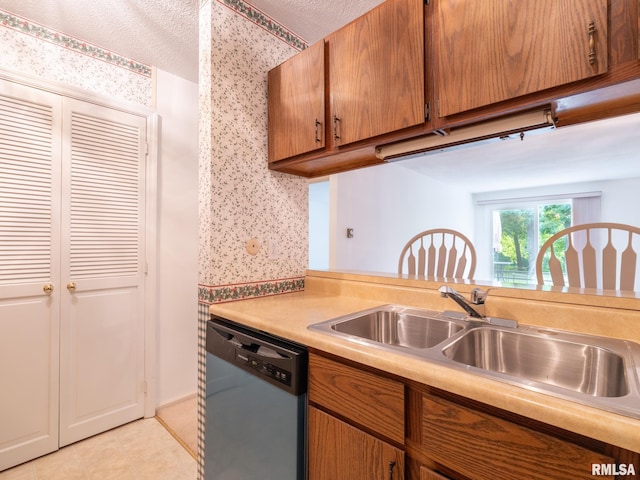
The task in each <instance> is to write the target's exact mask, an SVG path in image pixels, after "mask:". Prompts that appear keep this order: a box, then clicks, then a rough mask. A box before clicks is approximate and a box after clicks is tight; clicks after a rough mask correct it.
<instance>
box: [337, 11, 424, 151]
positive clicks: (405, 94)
mask: <svg viewBox="0 0 640 480" xmlns="http://www.w3.org/2000/svg"><path fill="white" fill-rule="evenodd" d="M327 43H328V45H329V85H330V87H329V91H330V97H331V100H330V104H331V106H330V112H331V117H330V118H329V122H330V123H331V126H330V128H331V129H332V132H331V133H330V134H333V140H334V142H335V145H337V146H342V145H347V144H349V143H353V142H357V141H359V140H363V139H368V138H372V137H375V136H378V135H382V134H385V133H389V132H393V131H396V130H400V129H403V128H407V127H411V126H414V125H418V124H422V123H424V121H425V95H424V75H425V64H424V58H425V55H424V3H423V0H387V1H386V2H384V3H382V4H381V5H379V6H378V7H376V8H374V9H373V10H371V11H369V12H368V13H366V14H364V15H363V16H362V17H360V18H358V19H356V20H354V21H353V22H351V23H350V24H348V25H346V26H345V27H343V28H342V29H340V30H338V31H337V32H335V33H334V34H332V35H331V36H330V37H328V39H327Z"/></svg>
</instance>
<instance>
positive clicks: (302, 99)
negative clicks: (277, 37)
mask: <svg viewBox="0 0 640 480" xmlns="http://www.w3.org/2000/svg"><path fill="white" fill-rule="evenodd" d="M324 78H325V70H324V41H320V42H318V43H316V44H314V45H312V46H311V47H309V48H307V49H306V50H304V51H302V52H300V53H299V54H297V55H295V56H293V57H291V58H290V59H288V60H287V61H285V62H284V63H282V64H281V65H279V66H277V67H276V68H274V69H273V70H270V71H269V73H268V79H267V80H268V122H269V133H268V138H269V147H268V148H269V162H275V161H278V160H282V159H284V158H289V157H293V156H296V155H300V154H303V153H308V152H312V151H314V150H318V149H322V148H324V146H325V126H326V125H325V119H324V117H325V103H324V98H325V94H324V93H325V92H324Z"/></svg>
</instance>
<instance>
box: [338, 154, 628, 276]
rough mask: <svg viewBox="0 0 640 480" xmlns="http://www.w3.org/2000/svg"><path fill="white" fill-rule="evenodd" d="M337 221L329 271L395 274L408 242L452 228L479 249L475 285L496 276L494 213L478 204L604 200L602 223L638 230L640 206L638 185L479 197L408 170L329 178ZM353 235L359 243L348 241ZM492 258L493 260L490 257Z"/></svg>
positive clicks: (587, 185)
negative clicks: (581, 196) (594, 195)
mask: <svg viewBox="0 0 640 480" xmlns="http://www.w3.org/2000/svg"><path fill="white" fill-rule="evenodd" d="M331 185H332V189H333V193H332V195H333V197H332V207H331V208H332V216H333V218H334V220H335V228H336V232H337V234H334V235H333V237H334V238H332V245H331V248H332V261H331V268H335V269H340V270H360V271H371V272H391V273H395V272H396V271H397V262H398V255H399V254H400V250H401V249H402V247H403V246H404V244H405V242H406V241H407V240H408V239H409V238H411V237H412V236H413V235H415V234H416V233H419V232H420V231H422V230H426V229H429V228H438V227H442V228H452V229H455V230H459V231H460V232H462V233H463V234H465V235H467V236H468V237H469V238H470V239H471V241H472V242H473V243H474V246H475V247H476V252H477V254H478V265H477V270H476V275H475V277H476V278H478V279H481V280H488V279H489V278H490V276H491V269H492V268H493V267H492V263H491V255H490V252H491V241H490V240H491V226H492V220H491V215H490V213H491V212H490V210H491V205H488V206H476V201H479V200H480V201H487V200H496V201H499V200H501V199H514V198H521V197H538V196H545V195H570V194H572V193H573V194H575V193H585V192H601V195H602V196H601V221H603V222H618V223H626V224H630V225H639V226H640V208H637V207H636V205H637V203H638V202H637V200H638V198H639V196H638V195H639V194H638V192H640V178H630V179H622V180H602V181H595V182H584V183H573V184H564V185H553V186H541V187H535V188H527V189H518V190H503V191H497V192H484V193H481V194H476V195H473V194H472V193H471V192H470V191H468V190H466V189H462V188H456V187H455V186H453V185H451V184H445V183H442V182H439V181H436V180H433V179H431V178H429V177H427V176H426V175H424V174H421V173H417V172H416V171H414V170H411V169H409V168H404V167H403V166H402V163H395V164H389V165H381V166H377V167H372V168H367V169H361V170H357V171H353V172H347V173H341V174H338V175H332V176H331ZM347 228H353V230H354V237H353V238H351V239H349V238H347V236H346V229H347ZM487 252H489V253H487Z"/></svg>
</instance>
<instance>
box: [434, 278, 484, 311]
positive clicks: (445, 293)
mask: <svg viewBox="0 0 640 480" xmlns="http://www.w3.org/2000/svg"><path fill="white" fill-rule="evenodd" d="M438 291H439V292H440V296H442V297H445V298H446V297H449V298H450V299H451V300H453V301H454V302H456V303H457V304H458V305H460V307H462V309H463V310H464V311H465V312H467V315H469V316H470V317H473V318H480V319H484V315H481V314H480V313H478V311H477V310H476V309H474V308H473V307H472V306H471V305H470V304H469V302H467V301H466V300H465V298H464V297H463V296H462V295H460V294H459V293H458V292H456V291H455V290H454V289H453V288H451V287H449V286H447V285H442V286H441V287H440V288H439V289H438Z"/></svg>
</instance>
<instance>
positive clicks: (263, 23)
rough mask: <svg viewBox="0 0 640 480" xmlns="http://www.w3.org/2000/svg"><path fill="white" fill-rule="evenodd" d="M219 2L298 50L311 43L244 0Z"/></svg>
mask: <svg viewBox="0 0 640 480" xmlns="http://www.w3.org/2000/svg"><path fill="white" fill-rule="evenodd" d="M216 1H217V2H218V3H221V4H222V5H224V6H226V7H228V8H230V9H231V10H233V11H234V12H236V13H237V14H238V15H241V16H242V17H244V18H246V19H247V20H249V21H250V22H252V23H255V24H256V25H258V26H259V27H262V28H264V29H265V30H266V31H268V32H269V33H271V34H272V35H274V36H276V37H278V38H279V39H280V40H282V41H283V42H285V43H287V44H289V45H291V46H292V47H293V48H296V49H298V50H304V49H305V48H307V47H308V46H309V44H308V43H307V42H306V41H305V40H303V39H302V38H300V37H299V36H298V35H296V34H295V33H293V32H291V31H289V30H287V29H286V28H284V27H283V26H282V25H280V24H279V23H278V22H276V21H275V20H273V19H272V18H271V17H269V16H268V15H267V14H266V13H264V12H262V11H260V10H258V9H257V8H256V7H254V6H252V5H250V4H248V3H246V2H243V1H242V0H216Z"/></svg>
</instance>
